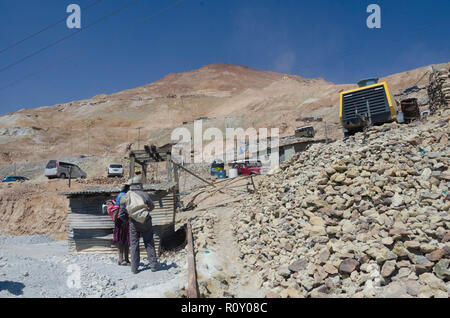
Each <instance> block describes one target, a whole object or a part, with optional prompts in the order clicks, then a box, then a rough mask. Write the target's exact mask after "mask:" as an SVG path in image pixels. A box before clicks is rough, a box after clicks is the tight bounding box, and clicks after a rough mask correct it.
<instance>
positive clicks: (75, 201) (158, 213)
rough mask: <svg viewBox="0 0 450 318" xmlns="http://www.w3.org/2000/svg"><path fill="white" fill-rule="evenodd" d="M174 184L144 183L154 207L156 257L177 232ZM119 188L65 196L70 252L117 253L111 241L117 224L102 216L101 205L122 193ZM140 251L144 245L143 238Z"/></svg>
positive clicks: (105, 188)
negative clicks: (168, 238)
mask: <svg viewBox="0 0 450 318" xmlns="http://www.w3.org/2000/svg"><path fill="white" fill-rule="evenodd" d="M175 189H176V184H175V182H166V183H161V184H145V185H144V191H145V192H147V193H148V194H149V195H150V197H151V199H152V200H153V202H154V204H155V209H154V210H153V211H152V212H151V216H152V224H153V237H154V240H155V249H156V252H157V254H158V255H159V254H160V251H161V242H162V240H164V239H165V238H167V237H168V236H170V235H171V234H172V233H174V230H175V228H174V227H175V211H176V208H177V204H176V202H177V198H176V192H175ZM119 192H120V188H119V187H101V188H100V187H97V188H91V189H87V190H83V191H73V192H67V193H63V194H64V195H66V197H67V198H68V199H69V213H68V216H67V222H68V227H69V232H68V242H69V251H70V252H71V253H77V252H84V253H89V252H91V253H115V252H116V251H117V249H116V248H115V246H114V243H113V241H112V239H113V230H114V222H113V221H112V220H111V218H110V216H109V215H105V214H103V213H102V204H103V203H104V202H105V201H106V200H108V199H112V198H114V197H115V196H117V194H119ZM140 246H141V250H142V251H143V252H144V245H143V241H142V239H141V242H140Z"/></svg>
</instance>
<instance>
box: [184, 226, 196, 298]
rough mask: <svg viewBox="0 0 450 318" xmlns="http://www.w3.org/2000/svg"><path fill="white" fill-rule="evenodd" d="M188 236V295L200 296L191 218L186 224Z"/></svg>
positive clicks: (192, 296) (191, 296)
mask: <svg viewBox="0 0 450 318" xmlns="http://www.w3.org/2000/svg"><path fill="white" fill-rule="evenodd" d="M186 236H187V262H188V289H187V293H188V294H187V296H188V297H189V298H198V296H199V291H198V285H197V271H196V269H195V255H194V239H193V237H192V227H191V221H190V220H188V221H187V224H186Z"/></svg>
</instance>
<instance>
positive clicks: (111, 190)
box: [60, 182, 176, 197]
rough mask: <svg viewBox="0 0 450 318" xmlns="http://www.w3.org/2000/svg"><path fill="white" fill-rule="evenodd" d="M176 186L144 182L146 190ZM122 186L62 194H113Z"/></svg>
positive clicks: (167, 183) (160, 189)
mask: <svg viewBox="0 0 450 318" xmlns="http://www.w3.org/2000/svg"><path fill="white" fill-rule="evenodd" d="M175 186H176V183H175V182H164V183H152V184H144V191H168V190H171V189H173V188H174V187H175ZM119 192H120V187H94V188H89V189H86V190H81V191H72V192H63V193H60V194H61V195H65V196H67V197H76V196H82V195H97V194H112V193H119Z"/></svg>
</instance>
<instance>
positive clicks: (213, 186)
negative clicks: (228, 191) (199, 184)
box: [171, 160, 216, 187]
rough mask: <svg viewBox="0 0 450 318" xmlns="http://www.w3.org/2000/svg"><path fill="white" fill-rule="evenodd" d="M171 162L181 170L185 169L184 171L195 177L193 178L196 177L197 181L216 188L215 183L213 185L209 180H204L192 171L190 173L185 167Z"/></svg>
mask: <svg viewBox="0 0 450 318" xmlns="http://www.w3.org/2000/svg"><path fill="white" fill-rule="evenodd" d="M171 162H172V163H173V164H174V165H176V166H177V167H179V168H181V169H183V170H184V171H186V172H187V173H189V174H191V175H193V176H194V177H196V178H197V179H200V180H202V181H203V182H205V183H207V184H209V185H210V186H213V187H216V185H215V184H214V183H212V182H209V181H207V180H205V179H203V178H202V177H200V176H198V175H196V174H195V173H193V172H192V171H190V170H188V169H186V168H185V167H183V166H182V165H180V164H178V163H176V162H175V161H173V160H171Z"/></svg>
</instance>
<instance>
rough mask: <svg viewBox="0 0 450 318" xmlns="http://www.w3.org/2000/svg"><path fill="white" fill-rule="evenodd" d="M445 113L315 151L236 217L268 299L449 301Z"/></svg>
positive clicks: (244, 250)
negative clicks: (359, 298) (348, 298)
mask: <svg viewBox="0 0 450 318" xmlns="http://www.w3.org/2000/svg"><path fill="white" fill-rule="evenodd" d="M449 121H450V109H448V108H447V109H442V110H440V111H439V112H438V113H437V114H436V116H433V117H431V118H429V120H428V121H424V122H421V123H420V122H417V123H415V124H411V125H398V124H388V125H384V126H380V127H374V128H372V129H371V130H370V131H369V132H368V135H367V140H366V143H364V142H363V135H362V134H356V135H355V136H353V137H350V138H349V139H348V140H346V141H342V140H339V141H336V142H334V143H331V144H328V145H324V144H322V145H321V144H317V145H314V146H312V147H311V148H310V149H308V150H307V151H305V152H303V153H300V154H299V155H297V156H296V157H294V158H293V159H292V160H291V161H289V162H287V163H285V164H284V165H282V166H281V167H280V169H279V171H278V172H277V173H275V174H274V175H271V176H266V177H264V179H263V181H262V182H261V183H260V184H259V187H258V192H257V193H255V194H254V195H253V196H252V197H250V198H249V199H247V200H246V201H245V202H244V203H243V205H242V207H241V208H239V209H237V210H236V218H239V222H236V227H235V235H236V239H237V241H238V242H239V244H240V250H241V255H240V256H241V258H242V259H243V261H244V262H245V263H246V265H247V266H248V268H250V269H252V270H255V271H257V272H258V275H260V277H261V278H262V280H263V281H264V282H263V283H262V287H264V288H266V289H267V290H270V291H269V293H268V296H270V297H279V296H281V297H445V298H447V297H448V296H449V294H450V269H449V263H450V216H449V210H450V193H449V188H450V170H449V167H450V147H449V143H448V136H449V133H450V125H449Z"/></svg>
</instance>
